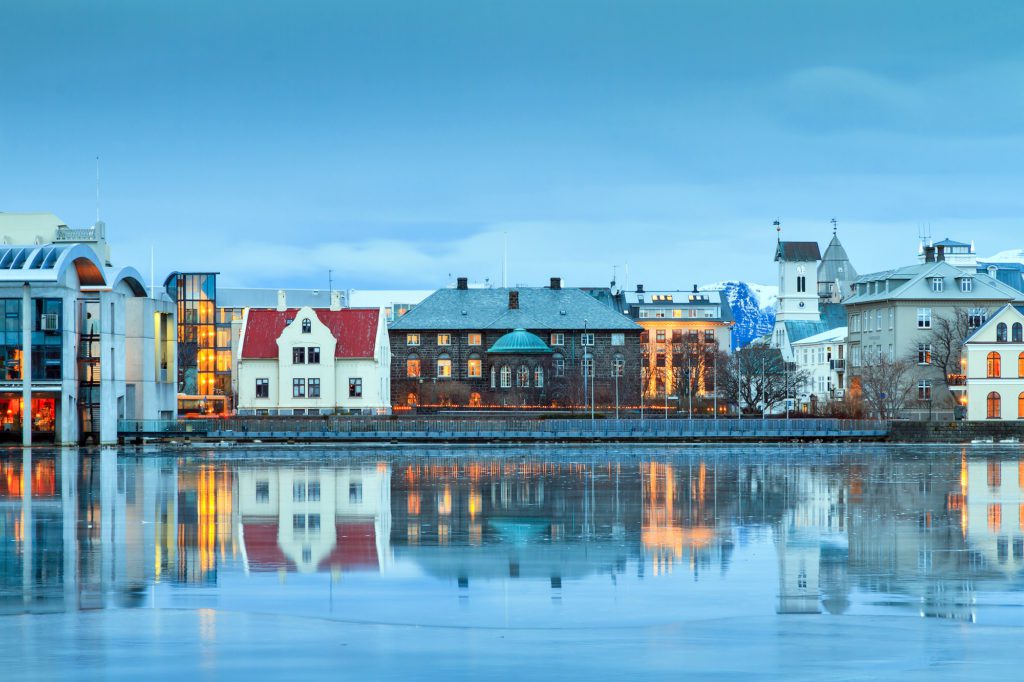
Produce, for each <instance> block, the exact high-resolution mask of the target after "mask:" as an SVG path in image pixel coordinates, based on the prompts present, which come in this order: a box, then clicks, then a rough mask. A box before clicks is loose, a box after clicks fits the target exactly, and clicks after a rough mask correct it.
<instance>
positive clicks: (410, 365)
mask: <svg viewBox="0 0 1024 682" xmlns="http://www.w3.org/2000/svg"><path fill="white" fill-rule="evenodd" d="M419 375H420V359H419V358H417V357H415V356H413V357H409V358H408V359H407V360H406V361H405V376H407V377H418V376H419Z"/></svg>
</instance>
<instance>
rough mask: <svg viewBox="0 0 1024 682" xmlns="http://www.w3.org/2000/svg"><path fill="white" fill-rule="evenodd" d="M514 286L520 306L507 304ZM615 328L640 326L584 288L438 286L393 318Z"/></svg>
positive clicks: (436, 324) (466, 324) (423, 323)
mask: <svg viewBox="0 0 1024 682" xmlns="http://www.w3.org/2000/svg"><path fill="white" fill-rule="evenodd" d="M512 291H517V292H519V307H518V308H509V307H508V301H509V292H512ZM584 325H585V326H586V327H587V328H588V329H603V330H609V329H615V330H619V329H621V330H623V331H639V330H640V327H639V326H638V325H637V324H635V323H633V322H632V321H631V320H630V319H629V318H628V317H626V316H625V315H623V314H622V313H620V312H618V311H616V310H614V309H612V308H610V307H609V306H607V305H605V304H604V303H602V302H601V301H599V300H598V299H596V298H594V297H593V296H591V295H590V294H588V293H586V292H585V291H581V290H579V289H574V288H564V289H549V288H547V287H522V288H518V289H506V288H497V289H458V288H456V289H440V290H438V291H435V292H434V293H433V294H431V295H430V296H428V297H427V298H426V300H424V301H423V302H422V303H420V304H419V305H418V306H416V307H415V308H413V309H412V310H410V311H409V312H407V313H406V314H405V315H403V316H402V317H401V318H399V319H398V320H396V321H395V322H394V323H393V324H392V325H391V329H393V330H398V331H406V330H408V331H417V330H433V329H437V330H455V329H467V330H474V329H516V328H523V329H580V330H582V329H583V327H584Z"/></svg>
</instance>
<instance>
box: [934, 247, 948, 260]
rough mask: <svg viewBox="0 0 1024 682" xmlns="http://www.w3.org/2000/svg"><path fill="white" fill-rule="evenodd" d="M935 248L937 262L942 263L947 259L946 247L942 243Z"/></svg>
mask: <svg viewBox="0 0 1024 682" xmlns="http://www.w3.org/2000/svg"><path fill="white" fill-rule="evenodd" d="M935 249H936V250H935V262H936V263H941V262H942V261H944V260H946V247H945V246H942V245H941V244H940V245H939V246H936V247H935Z"/></svg>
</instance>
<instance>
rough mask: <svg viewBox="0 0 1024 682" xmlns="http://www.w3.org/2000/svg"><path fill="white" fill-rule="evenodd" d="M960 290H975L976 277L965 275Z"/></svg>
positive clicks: (968, 291) (967, 291)
mask: <svg viewBox="0 0 1024 682" xmlns="http://www.w3.org/2000/svg"><path fill="white" fill-rule="evenodd" d="M960 291H962V292H963V293H965V294H969V293H970V292H972V291H974V278H973V277H964V278H963V279H961V280H960Z"/></svg>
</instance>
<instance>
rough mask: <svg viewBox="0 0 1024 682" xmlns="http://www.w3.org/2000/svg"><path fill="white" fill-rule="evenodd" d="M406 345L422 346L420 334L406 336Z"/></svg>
mask: <svg viewBox="0 0 1024 682" xmlns="http://www.w3.org/2000/svg"><path fill="white" fill-rule="evenodd" d="M405 345H407V346H418V345H420V335H419V334H406V335H405Z"/></svg>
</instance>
